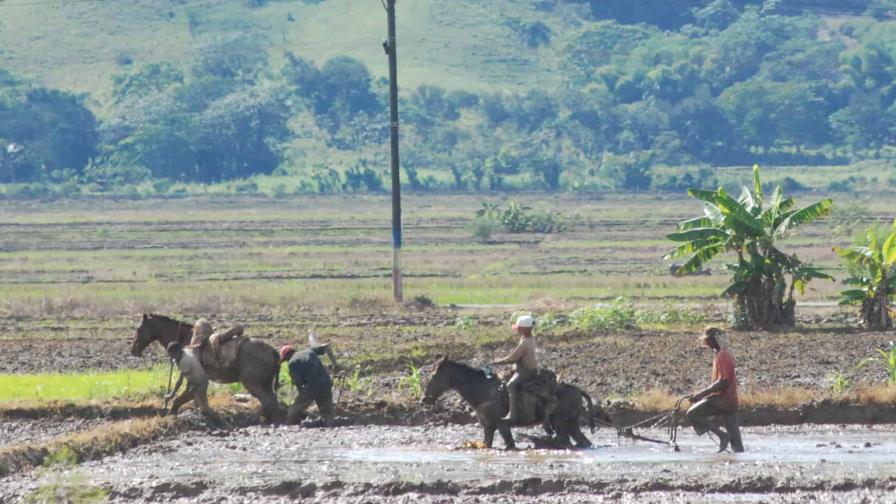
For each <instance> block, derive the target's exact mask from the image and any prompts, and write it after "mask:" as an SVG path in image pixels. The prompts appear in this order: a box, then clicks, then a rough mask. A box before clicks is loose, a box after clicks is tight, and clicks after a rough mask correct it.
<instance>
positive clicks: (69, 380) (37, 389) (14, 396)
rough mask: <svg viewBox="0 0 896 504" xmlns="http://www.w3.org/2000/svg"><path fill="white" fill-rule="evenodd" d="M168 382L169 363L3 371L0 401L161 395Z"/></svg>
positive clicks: (0, 381)
mask: <svg viewBox="0 0 896 504" xmlns="http://www.w3.org/2000/svg"><path fill="white" fill-rule="evenodd" d="M176 379H177V370H175V373H174V380H176ZM167 385H168V366H167V365H165V366H156V367H154V368H152V369H148V370H146V369H144V370H120V371H87V372H83V373H39V374H0V402H8V401H21V400H38V401H39V400H48V401H50V400H78V399H111V398H120V397H146V396H149V395H161V394H162V393H164V391H165V387H166V386H167Z"/></svg>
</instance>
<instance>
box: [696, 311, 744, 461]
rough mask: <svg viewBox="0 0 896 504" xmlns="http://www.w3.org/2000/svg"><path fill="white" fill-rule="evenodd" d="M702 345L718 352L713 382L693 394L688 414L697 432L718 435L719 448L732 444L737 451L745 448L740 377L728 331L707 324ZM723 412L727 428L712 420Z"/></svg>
mask: <svg viewBox="0 0 896 504" xmlns="http://www.w3.org/2000/svg"><path fill="white" fill-rule="evenodd" d="M701 341H702V342H703V345H704V346H706V347H707V348H711V349H712V350H713V352H715V359H714V360H713V363H712V375H711V380H712V383H711V384H710V385H709V386H708V387H706V388H705V389H703V390H701V391H700V392H697V393H696V394H691V395H689V396H688V400H689V401H690V402H691V404H693V406H691V407H690V409H688V413H687V417H688V420H690V421H691V425H693V426H694V431H695V432H697V435H698V436H702V435H703V434H705V433H706V432H707V431H711V432H713V433H714V434H715V435H716V436H718V437H719V451H720V452H723V451H725V450H726V449H727V448H728V444H729V443H730V444H731V447H732V449H734V451H735V452H738V453H739V452H742V451H744V445H743V441H741V437H740V425H739V423H740V421H739V418H738V414H737V377H736V376H735V374H734V368H735V362H734V356H732V355H731V352H730V351H729V350H728V340H727V338H726V337H725V333H724V332H722V330H721V329H719V328H718V327H707V328H706V330H705V331H704V332H703V336H702V337H701ZM716 416H721V417H722V418H723V421H724V424H725V429H726V430H722V429H721V428H720V427H718V426H716V425H715V424H713V423H712V421H711V418H712V417H716Z"/></svg>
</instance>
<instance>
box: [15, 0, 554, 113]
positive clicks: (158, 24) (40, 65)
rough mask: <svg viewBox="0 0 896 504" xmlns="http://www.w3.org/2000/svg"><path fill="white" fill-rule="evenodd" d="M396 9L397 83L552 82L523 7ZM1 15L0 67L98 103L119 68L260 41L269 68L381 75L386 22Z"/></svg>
mask: <svg viewBox="0 0 896 504" xmlns="http://www.w3.org/2000/svg"><path fill="white" fill-rule="evenodd" d="M16 3H27V5H21V6H16V5H15V4H16ZM4 4H5V5H4ZM398 9H399V10H398V30H399V51H400V52H399V71H400V82H401V84H402V86H403V87H416V86H418V85H420V84H424V83H426V84H437V85H440V86H443V87H449V88H463V89H471V90H485V89H508V88H528V87H533V86H538V87H542V88H543V87H555V86H556V85H557V84H558V83H559V82H560V79H559V77H558V76H557V75H556V74H555V73H554V72H553V70H555V66H556V62H557V59H558V58H557V57H556V54H555V53H556V51H555V50H554V49H553V48H543V49H541V50H531V49H529V48H527V47H526V45H525V44H524V43H523V41H522V40H521V39H520V38H519V37H518V36H517V35H516V34H515V33H514V32H513V30H512V29H511V28H510V27H509V23H510V22H512V21H519V20H530V19H539V18H540V19H544V18H545V15H544V14H543V13H538V12H536V11H535V10H534V9H532V7H531V5H529V4H528V2H518V1H500V0H499V1H495V2H483V1H477V0H459V1H455V2H438V1H434V0H404V1H402V2H400V4H399V8H398ZM0 14H2V15H0V19H2V25H0V68H4V69H7V70H9V71H14V72H15V73H16V74H17V75H21V76H24V77H27V78H29V79H33V80H34V81H36V82H40V83H42V84H43V85H46V86H48V87H54V88H60V89H65V90H71V91H77V92H84V93H90V94H91V95H93V96H94V98H95V100H96V101H97V102H98V104H100V105H101V104H102V103H103V102H104V99H105V98H107V97H108V90H109V86H110V75H111V74H113V73H115V72H119V71H121V70H122V68H123V66H126V65H123V64H122V63H123V62H127V61H132V62H133V63H132V64H140V63H149V62H159V61H168V62H172V63H174V64H177V65H180V66H183V67H185V68H186V67H188V66H189V65H190V64H191V59H192V58H193V57H195V54H196V50H197V48H198V47H201V46H202V45H203V44H204V43H206V42H209V41H211V40H215V39H220V38H226V37H234V36H241V37H242V36H247V35H249V36H252V37H257V38H258V39H260V40H263V41H264V46H265V47H266V48H267V51H268V53H269V55H270V56H271V58H272V60H273V61H274V62H275V63H276V62H277V61H279V60H281V59H282V55H283V54H284V52H286V51H291V52H293V53H295V54H297V55H300V56H301V57H303V58H305V59H307V60H310V61H313V62H315V63H322V62H324V61H326V60H327V59H329V58H331V57H333V56H338V55H348V56H351V57H354V58H356V59H358V60H360V61H362V62H363V63H364V64H365V65H366V66H367V67H368V68H369V69H370V71H371V73H372V74H374V75H377V76H385V75H386V74H387V70H388V69H387V66H386V65H387V61H386V57H385V55H384V54H383V49H382V46H381V42H382V39H383V37H384V36H385V32H386V17H385V12H384V10H383V7H382V5H381V4H380V2H379V1H377V0H366V1H361V0H326V1H321V2H320V3H315V2H302V1H271V2H269V3H267V4H266V5H264V6H261V7H257V8H250V7H249V6H248V2H247V1H246V0H207V1H189V0H181V1H174V0H172V1H166V0H128V1H94V2H64V1H46V2H38V3H37V4H33V3H30V2H24V1H23V0H8V1H7V2H2V3H0ZM290 14H291V16H292V17H291V18H290ZM290 19H294V21H290ZM545 21H547V23H548V24H549V25H550V26H551V27H552V29H553V30H554V32H555V33H566V32H567V31H569V30H570V29H571V27H570V26H568V23H564V22H563V21H562V20H561V19H560V18H558V17H557V16H548V17H547V19H545ZM559 43H562V41H559V42H556V43H555V44H554V46H557V45H558V44H559Z"/></svg>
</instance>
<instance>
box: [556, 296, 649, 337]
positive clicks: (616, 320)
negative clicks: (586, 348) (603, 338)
mask: <svg viewBox="0 0 896 504" xmlns="http://www.w3.org/2000/svg"><path fill="white" fill-rule="evenodd" d="M569 321H570V324H571V325H572V326H573V327H574V328H576V329H579V330H581V331H589V332H590V331H611V330H620V329H634V328H635V327H637V312H636V311H635V309H634V307H633V306H632V304H631V302H630V301H628V300H627V299H625V298H622V297H620V298H616V300H614V301H613V303H611V304H610V305H595V306H590V307H584V308H579V309H578V310H575V311H574V312H572V313H571V314H570V315H569Z"/></svg>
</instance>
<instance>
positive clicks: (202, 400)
mask: <svg viewBox="0 0 896 504" xmlns="http://www.w3.org/2000/svg"><path fill="white" fill-rule="evenodd" d="M167 350H168V355H169V356H170V357H171V360H173V361H174V362H175V363H176V364H177V369H178V370H180V378H178V379H177V385H175V386H174V390H172V391H171V393H170V394H168V395H167V396H165V401H166V402H167V401H169V400H171V398H173V397H174V396H175V395H176V394H177V391H178V390H180V386H181V385H182V384H183V382H184V381H185V380H186V382H187V387H186V389H184V393H183V394H181V395H180V396H179V397H178V398H177V399H175V400H174V405H172V406H171V413H172V414H174V415H177V411H178V410H179V409H180V408H181V406H183V405H184V404H186V403H188V402H190V400H191V399H192V400H195V401H196V405H197V406H199V410H200V411H202V413H203V414H205V415H206V416H207V417H209V418H210V419H211V420H212V421H214V422H215V423H217V424H218V425H224V421H223V420H221V417H219V416H218V414H217V413H215V412H214V411H213V410H212V408H211V407H210V406H209V405H208V376H206V374H205V371H203V369H202V365H201V364H200V363H199V359H197V358H196V355H195V354H194V353H193V350H192V349H189V348H187V349H184V348H183V347H182V346H181V344H180V343H178V342H176V341H173V342H171V343H169V344H168V347H167Z"/></svg>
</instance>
